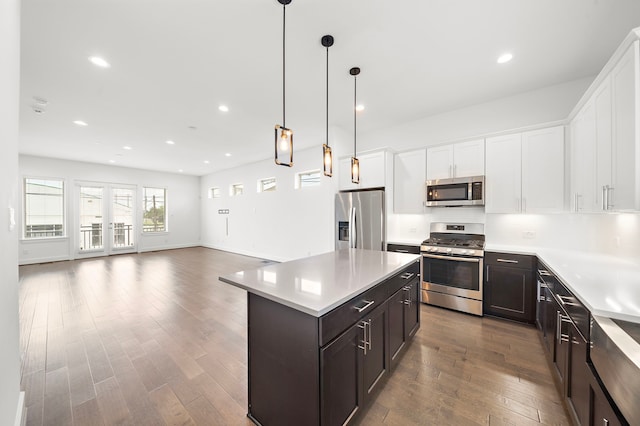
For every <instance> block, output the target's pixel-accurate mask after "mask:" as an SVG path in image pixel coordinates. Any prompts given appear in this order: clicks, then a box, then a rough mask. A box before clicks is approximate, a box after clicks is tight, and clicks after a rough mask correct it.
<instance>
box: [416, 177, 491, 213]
mask: <svg viewBox="0 0 640 426" xmlns="http://www.w3.org/2000/svg"><path fill="white" fill-rule="evenodd" d="M426 189H427V194H426V201H425V203H424V204H425V206H427V207H458V206H484V176H471V177H462V178H451V179H437V180H428V181H427V182H426Z"/></svg>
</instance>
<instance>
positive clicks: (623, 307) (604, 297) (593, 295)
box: [485, 244, 640, 323]
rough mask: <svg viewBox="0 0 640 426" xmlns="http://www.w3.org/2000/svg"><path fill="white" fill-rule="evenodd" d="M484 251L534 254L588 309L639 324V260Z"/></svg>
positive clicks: (520, 250) (552, 251)
mask: <svg viewBox="0 0 640 426" xmlns="http://www.w3.org/2000/svg"><path fill="white" fill-rule="evenodd" d="M485 250H486V251H497V252H510V253H522V254H532V255H536V256H537V257H538V258H539V259H540V260H541V261H542V262H544V263H545V264H546V265H547V266H548V267H549V268H550V269H551V271H552V272H553V273H554V274H555V275H557V276H558V277H559V278H560V279H561V281H562V282H563V283H564V284H565V285H566V286H567V287H568V288H569V290H571V291H572V292H573V293H574V295H575V296H576V297H577V298H578V299H579V300H580V301H581V302H582V303H583V304H584V305H585V306H586V307H587V309H589V311H591V314H592V315H598V316H603V317H608V318H613V319H619V320H624V321H630V322H634V323H640V262H638V261H635V262H634V261H633V260H629V259H622V258H618V257H613V256H607V255H602V254H594V253H585V252H579V251H572V250H558V249H550V248H540V247H535V248H534V247H528V248H525V247H516V246H508V245H493V244H487V246H486V247H485Z"/></svg>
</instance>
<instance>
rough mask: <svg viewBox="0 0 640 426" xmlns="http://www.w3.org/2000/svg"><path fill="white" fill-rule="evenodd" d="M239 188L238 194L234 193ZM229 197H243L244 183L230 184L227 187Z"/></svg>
mask: <svg viewBox="0 0 640 426" xmlns="http://www.w3.org/2000/svg"><path fill="white" fill-rule="evenodd" d="M237 188H240V190H241V191H240V192H239V193H238V192H236V189H237ZM229 195H230V196H231V197H238V196H240V195H244V183H242V182H238V183H232V184H231V185H229Z"/></svg>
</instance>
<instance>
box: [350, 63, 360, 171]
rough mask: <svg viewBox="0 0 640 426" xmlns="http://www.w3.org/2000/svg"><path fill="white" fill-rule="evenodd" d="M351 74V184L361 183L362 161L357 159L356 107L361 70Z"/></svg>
mask: <svg viewBox="0 0 640 426" xmlns="http://www.w3.org/2000/svg"><path fill="white" fill-rule="evenodd" d="M349 74H351V75H352V76H353V157H351V182H353V183H360V161H359V160H358V157H356V152H357V151H356V136H357V133H356V128H357V126H356V113H357V110H356V105H357V99H358V97H357V94H358V90H357V86H356V79H357V78H356V76H357V75H358V74H360V68H358V67H353V68H351V69H350V70H349Z"/></svg>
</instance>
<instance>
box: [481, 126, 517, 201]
mask: <svg viewBox="0 0 640 426" xmlns="http://www.w3.org/2000/svg"><path fill="white" fill-rule="evenodd" d="M520 159H521V135H520V133H517V134H514V135H506V136H498V137H494V138H488V139H487V140H486V164H487V167H486V171H485V186H486V189H485V197H486V200H485V211H486V212H487V213H519V212H520V210H521V165H520V161H521V160H520Z"/></svg>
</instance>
